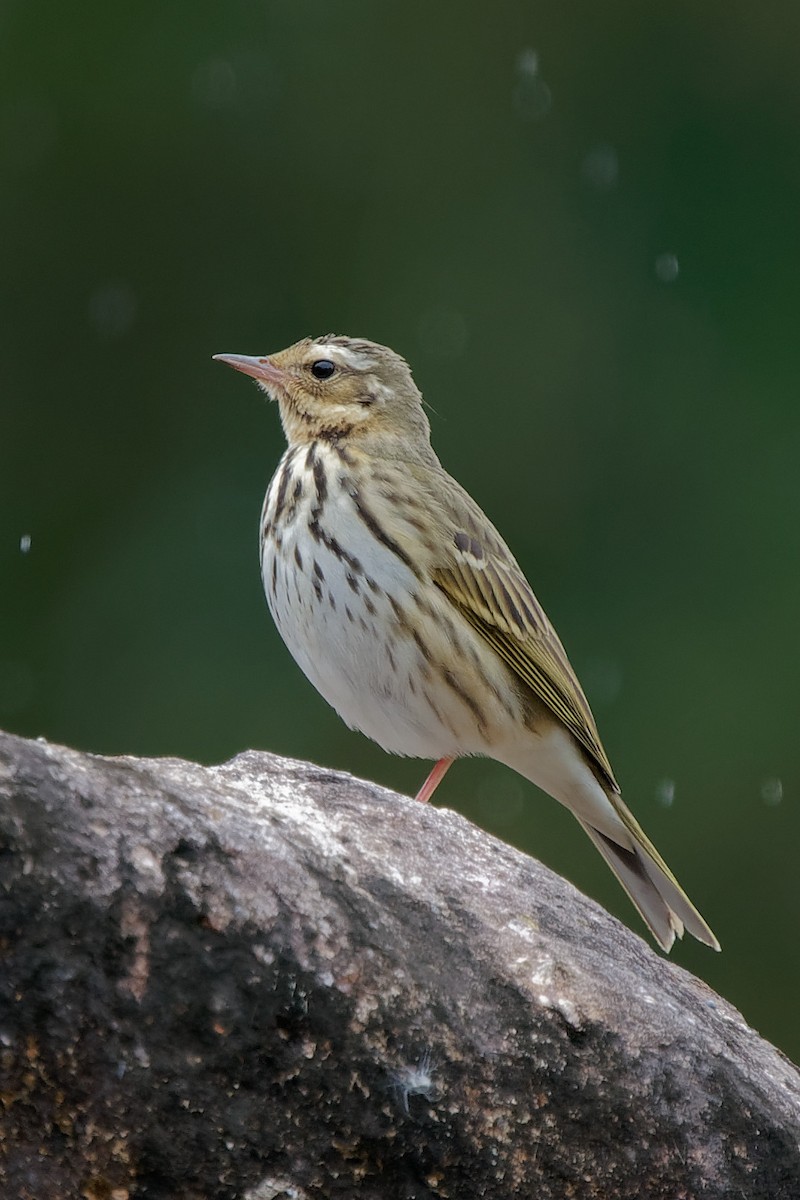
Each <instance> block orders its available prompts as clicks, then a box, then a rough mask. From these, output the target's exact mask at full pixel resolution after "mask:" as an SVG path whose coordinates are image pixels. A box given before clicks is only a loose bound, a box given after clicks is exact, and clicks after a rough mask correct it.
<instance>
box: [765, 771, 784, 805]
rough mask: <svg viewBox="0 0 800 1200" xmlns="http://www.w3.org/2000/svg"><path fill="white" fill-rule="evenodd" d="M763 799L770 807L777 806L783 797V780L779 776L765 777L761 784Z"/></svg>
mask: <svg viewBox="0 0 800 1200" xmlns="http://www.w3.org/2000/svg"><path fill="white" fill-rule="evenodd" d="M761 799H762V800H763V802H764V803H765V804H767V805H768V806H769V807H770V808H775V807H776V806H777V805H778V804H780V802H781V800H782V799H783V781H782V780H780V779H777V778H774V777H773V778H770V779H765V780H764V782H763V783H762V784H761Z"/></svg>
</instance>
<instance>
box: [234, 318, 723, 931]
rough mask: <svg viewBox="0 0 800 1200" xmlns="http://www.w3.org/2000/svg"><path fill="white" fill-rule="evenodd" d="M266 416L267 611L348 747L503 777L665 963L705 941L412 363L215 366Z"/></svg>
mask: <svg viewBox="0 0 800 1200" xmlns="http://www.w3.org/2000/svg"><path fill="white" fill-rule="evenodd" d="M215 358H217V359H218V360H219V361H221V362H224V363H227V364H228V365H229V366H231V367H234V368H235V369H236V370H237V371H243V372H244V373H245V374H246V375H251V376H252V377H253V378H254V379H255V380H256V381H257V382H258V384H259V386H260V387H261V388H262V389H263V390H264V391H265V392H266V393H267V395H268V396H270V397H271V398H272V399H273V400H276V401H277V403H278V408H279V410H280V415H281V421H282V423H283V428H284V432H285V434H286V440H287V442H288V449H287V450H286V453H285V454H284V456H283V458H282V459H281V461H280V463H279V464H278V469H277V471H276V472H275V475H274V477H273V479H272V482H271V483H270V485H269V489H268V491H267V495H266V499H265V501H264V508H263V511H262V515H261V571H262V576H263V580H264V590H265V592H266V595H267V601H268V603H269V607H270V611H271V612H272V616H273V618H274V620H275V624H276V625H277V627H278V630H279V632H280V634H281V637H282V638H283V640H284V642H285V643H286V645H287V647H288V648H289V650H290V652H291V654H292V656H293V657H294V659H295V661H296V662H297V664H298V665H299V667H300V668H301V670H302V671H303V672H304V673H305V674H306V675H307V677H308V678H309V679H310V680H311V682H312V683H313V684H314V686H315V687H316V689H317V691H319V692H320V693H321V695H322V696H324V698H325V699H326V700H327V701H328V703H329V704H331V705H332V706H333V707H334V708H335V709H336V711H337V712H338V713H339V715H340V716H341V717H342V719H343V720H344V721H345V722H346V723H347V724H348V725H349V726H350V727H351V728H352V729H358V730H360V731H361V732H362V733H365V734H366V735H367V737H370V738H372V739H373V740H374V741H376V742H378V744H379V745H381V746H383V748H384V749H385V750H387V751H389V752H390V753H392V754H403V755H409V756H411V757H414V758H427V759H434V760H435V763H436V765H435V766H434V768H433V770H432V771H431V773H430V775H429V776H428V778H427V779H426V781H425V783H424V784H423V786H422V788H421V790H420V792H419V794H418V797H417V798H418V799H419V800H423V801H426V800H430V798H431V796H432V795H433V793H434V791H435V789H436V787H437V785H438V783H439V782H440V781H441V779H442V777H443V775H444V774H445V772H446V771H447V769H448V767H449V766H450V764H451V763H452V762H453V760H454V759H456V758H463V757H466V756H468V755H476V754H479V755H486V756H487V757H489V758H493V759H496V760H497V761H498V762H502V763H505V764H506V765H507V766H509V767H512V768H513V770H515V771H518V772H519V773H520V774H521V775H524V776H525V778H526V779H530V780H531V781H532V782H533V783H535V784H536V785H537V786H538V787H540V788H542V789H543V790H544V791H546V792H548V793H549V794H550V795H551V796H553V797H554V798H555V799H556V800H559V801H560V802H561V803H562V804H564V805H565V806H566V807H567V808H568V809H569V810H570V812H572V813H573V815H574V816H575V817H576V818H577V820H578V821H579V822H580V824H581V825H582V826H583V828H584V830H585V831H586V833H587V834H588V835H589V837H590V838H591V839H592V841H593V842H594V844H595V846H596V847H597V849H598V850H599V851H600V853H601V854H602V855H603V858H604V859H605V860H606V862H607V863H608V864H609V866H610V867H611V869H612V871H613V872H614V873H615V875H616V876H617V878H618V879H619V881H620V883H621V884H622V886H623V888H624V889H625V891H626V892H627V893H628V895H629V896H630V898H631V900H632V901H633V903H634V904H635V906H636V908H637V909H638V910H639V912H640V913H641V915H642V917H643V918H644V920H645V922H646V924H647V925H648V927H649V928H650V930H651V932H652V934H653V936H654V937H655V939H656V941H657V942H658V943H659V945H660V946H662V947H663V949H664V950H669V949H670V947H671V946H672V944H673V942H674V940H675V937H676V936H678V937H681V936H682V935H683V932H684V929H688V930H689V932H690V933H692V934H694V936H695V937H696V938H699V940H700V941H701V942H705V943H706V945H708V946H713V947H714V948H715V949H719V944H718V942H717V939H716V938H715V937H714V934H713V933H712V932H711V930H710V929H709V927H708V925H707V924H706V923H705V921H704V920H703V918H702V917H701V916H700V913H699V912H698V911H697V909H696V908H695V907H694V905H693V904H692V903H691V901H690V900H689V898H688V896H687V895H686V893H685V892H684V891H683V889H682V888H681V887H680V885H679V883H678V881H677V880H676V878H675V876H674V875H673V874H672V872H671V871H670V869H669V867H668V866H667V864H666V863H665V862H664V859H663V858H662V857H661V855H660V854H659V853H658V851H657V850H656V848H655V846H654V845H653V843H652V842H651V841H650V840H649V838H648V837H647V836H646V834H645V833H644V831H643V830H642V828H641V826H640V825H639V823H638V821H637V820H636V818H635V817H634V816H633V814H632V813H631V811H630V810H629V809H628V807H627V806H626V805H625V804H624V803H623V801H622V797H621V796H620V789H619V786H618V784H617V781H616V779H615V778H614V772H613V771H612V768H611V763H610V762H609V760H608V756H607V755H606V752H605V750H604V749H603V746H602V743H601V741H600V737H599V734H598V732H597V726H596V725H595V721H594V717H593V716H592V713H591V710H590V708H589V704H588V702H587V700H586V697H585V696H584V694H583V690H582V689H581V686H580V684H579V682H578V679H577V677H576V675H575V672H574V671H573V669H572V667H571V665H570V662H569V660H568V658H567V655H566V653H565V651H564V647H563V646H562V645H561V642H560V641H559V639H558V636H557V635H556V632H555V630H554V629H553V626H552V625H551V624H550V622H549V620H548V619H547V617H546V616H545V613H544V611H543V610H542V607H541V605H540V604H539V602H538V600H537V599H536V597H535V595H534V594H533V591H532V590H531V587H530V585H529V584H528V582H527V580H526V579H525V576H524V575H523V573H522V571H521V569H520V567H519V566H518V564H517V562H516V560H515V559H514V557H513V555H512V553H511V551H510V550H509V548H508V546H507V545H506V544H505V542H504V541H503V539H502V538H501V536H500V534H499V533H498V532H497V530H496V529H495V528H494V526H493V525H492V524H491V522H490V521H489V520H488V518H487V517H486V516H485V515H484V513H483V512H482V511H481V509H480V508H479V507H478V505H477V504H476V503H475V501H474V500H473V499H472V497H471V496H469V495H468V494H467V492H465V491H464V489H463V488H462V487H461V486H460V485H459V484H458V483H456V481H455V479H453V478H452V477H451V476H450V475H448V474H447V472H446V471H445V470H444V468H443V467H442V465H441V463H440V462H439V459H438V458H437V457H436V454H435V453H434V451H433V449H432V447H431V442H430V425H429V423H428V419H427V416H426V415H425V411H424V409H423V405H422V397H421V395H420V392H419V390H418V389H417V387H416V385H415V383H414V380H413V378H412V376H411V371H410V370H409V367H408V364H407V363H406V362H405V360H404V359H403V358H401V357H400V355H399V354H396V353H395V352H394V351H393V350H390V349H388V348H387V347H385V346H379V345H376V344H375V343H374V342H369V341H363V340H360V339H355V338H349V337H337V336H334V335H328V336H326V337H320V338H314V339H311V338H305V339H303V340H302V341H300V342H297V343H296V344H295V345H293V346H290V347H289V348H288V350H281V351H280V352H279V353H278V354H270V355H267V356H265V357H258V356H256V357H248V356H245V355H241V354H217V355H215Z"/></svg>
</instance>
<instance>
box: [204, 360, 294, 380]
mask: <svg viewBox="0 0 800 1200" xmlns="http://www.w3.org/2000/svg"><path fill="white" fill-rule="evenodd" d="M211 357H212V358H213V359H214V360H215V362H224V363H227V365H228V366H229V367H233V369H234V370H235V371H242V372H244V374H245V375H252V377H253V379H257V380H258V382H259V383H272V384H281V383H282V382H283V380H284V378H285V376H284V373H283V371H282V370H281V369H280V367H276V366H275V364H274V363H271V362H270V361H269V359H268V358H252V357H251V356H250V355H247V354H212V356H211Z"/></svg>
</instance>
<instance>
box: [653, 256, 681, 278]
mask: <svg viewBox="0 0 800 1200" xmlns="http://www.w3.org/2000/svg"><path fill="white" fill-rule="evenodd" d="M655 269H656V279H660V280H661V282H662V283H674V282H675V280H676V279H677V278H678V275H679V274H680V263H679V262H678V259H677V257H676V256H675V255H674V254H659V256H658V258H657V259H656V263H655Z"/></svg>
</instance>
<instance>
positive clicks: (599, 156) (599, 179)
mask: <svg viewBox="0 0 800 1200" xmlns="http://www.w3.org/2000/svg"><path fill="white" fill-rule="evenodd" d="M582 169H583V177H584V179H585V180H586V182H587V183H589V184H591V186H592V187H593V188H596V189H597V191H598V192H610V191H611V189H612V188H614V187H616V185H617V182H618V180H619V158H618V156H617V152H616V150H615V149H614V147H613V146H609V145H608V143H607V142H598V144H597V145H596V146H593V147H592V149H591V150H590V151H589V153H588V154H587V155H586V157H585V158H584V160H583V168H582Z"/></svg>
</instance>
